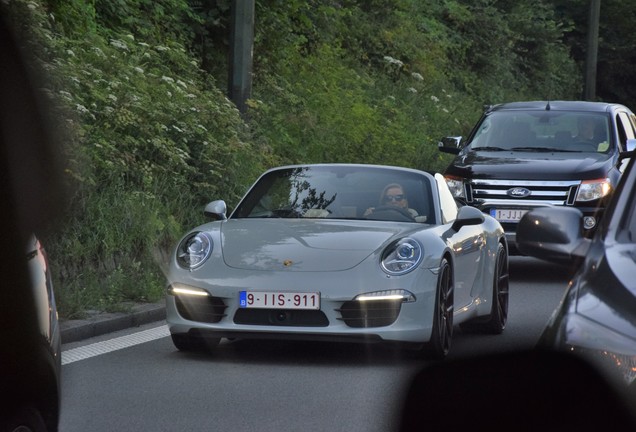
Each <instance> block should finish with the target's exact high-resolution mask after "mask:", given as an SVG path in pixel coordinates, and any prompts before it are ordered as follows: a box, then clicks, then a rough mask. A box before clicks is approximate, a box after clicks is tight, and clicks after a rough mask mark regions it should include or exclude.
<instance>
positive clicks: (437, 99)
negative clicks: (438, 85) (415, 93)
mask: <svg viewBox="0 0 636 432" xmlns="http://www.w3.org/2000/svg"><path fill="white" fill-rule="evenodd" d="M431 100H432V101H433V102H435V103H437V102H439V98H438V97H437V96H431Z"/></svg>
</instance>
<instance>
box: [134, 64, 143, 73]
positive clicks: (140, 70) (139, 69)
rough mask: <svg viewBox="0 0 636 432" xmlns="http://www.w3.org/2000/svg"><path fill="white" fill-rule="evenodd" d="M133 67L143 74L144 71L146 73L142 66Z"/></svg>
mask: <svg viewBox="0 0 636 432" xmlns="http://www.w3.org/2000/svg"><path fill="white" fill-rule="evenodd" d="M133 69H134V70H135V71H137V72H139V73H140V74H143V73H144V70H143V69H142V68H140V67H139V66H135V67H134V68H133Z"/></svg>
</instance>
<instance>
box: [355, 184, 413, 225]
mask: <svg viewBox="0 0 636 432" xmlns="http://www.w3.org/2000/svg"><path fill="white" fill-rule="evenodd" d="M382 206H392V207H400V208H403V209H405V210H406V211H408V212H409V213H410V214H411V216H412V217H413V218H415V217H416V216H417V211H415V210H414V209H412V208H409V201H408V199H407V198H406V193H405V192H404V188H403V187H402V185H400V184H398V183H391V184H388V185H386V186H385V187H384V189H383V190H382V194H380V204H379V207H382ZM375 209H376V208H375V207H369V208H368V209H367V210H366V211H365V212H364V216H368V215H370V214H371V213H373V211H374V210H375Z"/></svg>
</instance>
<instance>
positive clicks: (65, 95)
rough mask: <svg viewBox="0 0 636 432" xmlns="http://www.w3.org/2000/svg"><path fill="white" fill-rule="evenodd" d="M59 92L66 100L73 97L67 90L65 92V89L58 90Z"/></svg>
mask: <svg viewBox="0 0 636 432" xmlns="http://www.w3.org/2000/svg"><path fill="white" fill-rule="evenodd" d="M59 93H60V96H62V97H63V98H64V99H66V100H71V99H73V96H72V95H71V94H70V93H69V92H67V91H64V90H60V92H59Z"/></svg>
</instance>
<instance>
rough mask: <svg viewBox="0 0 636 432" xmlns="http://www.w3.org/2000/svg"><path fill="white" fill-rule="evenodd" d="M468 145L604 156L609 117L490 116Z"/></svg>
mask: <svg viewBox="0 0 636 432" xmlns="http://www.w3.org/2000/svg"><path fill="white" fill-rule="evenodd" d="M470 145H471V148H473V149H475V150H478V149H480V148H489V149H493V150H496V149H503V150H519V151H524V150H525V151H539V150H548V151H571V152H607V151H608V150H609V149H610V145H611V134H610V126H609V117H608V116H606V115H604V114H597V113H585V112H559V111H507V112H504V111H502V112H493V113H491V114H490V115H488V116H487V117H486V118H485V119H484V121H483V122H482V123H481V125H480V126H479V127H478V129H477V131H476V132H475V134H474V136H473V138H472V140H471V143H470Z"/></svg>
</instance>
